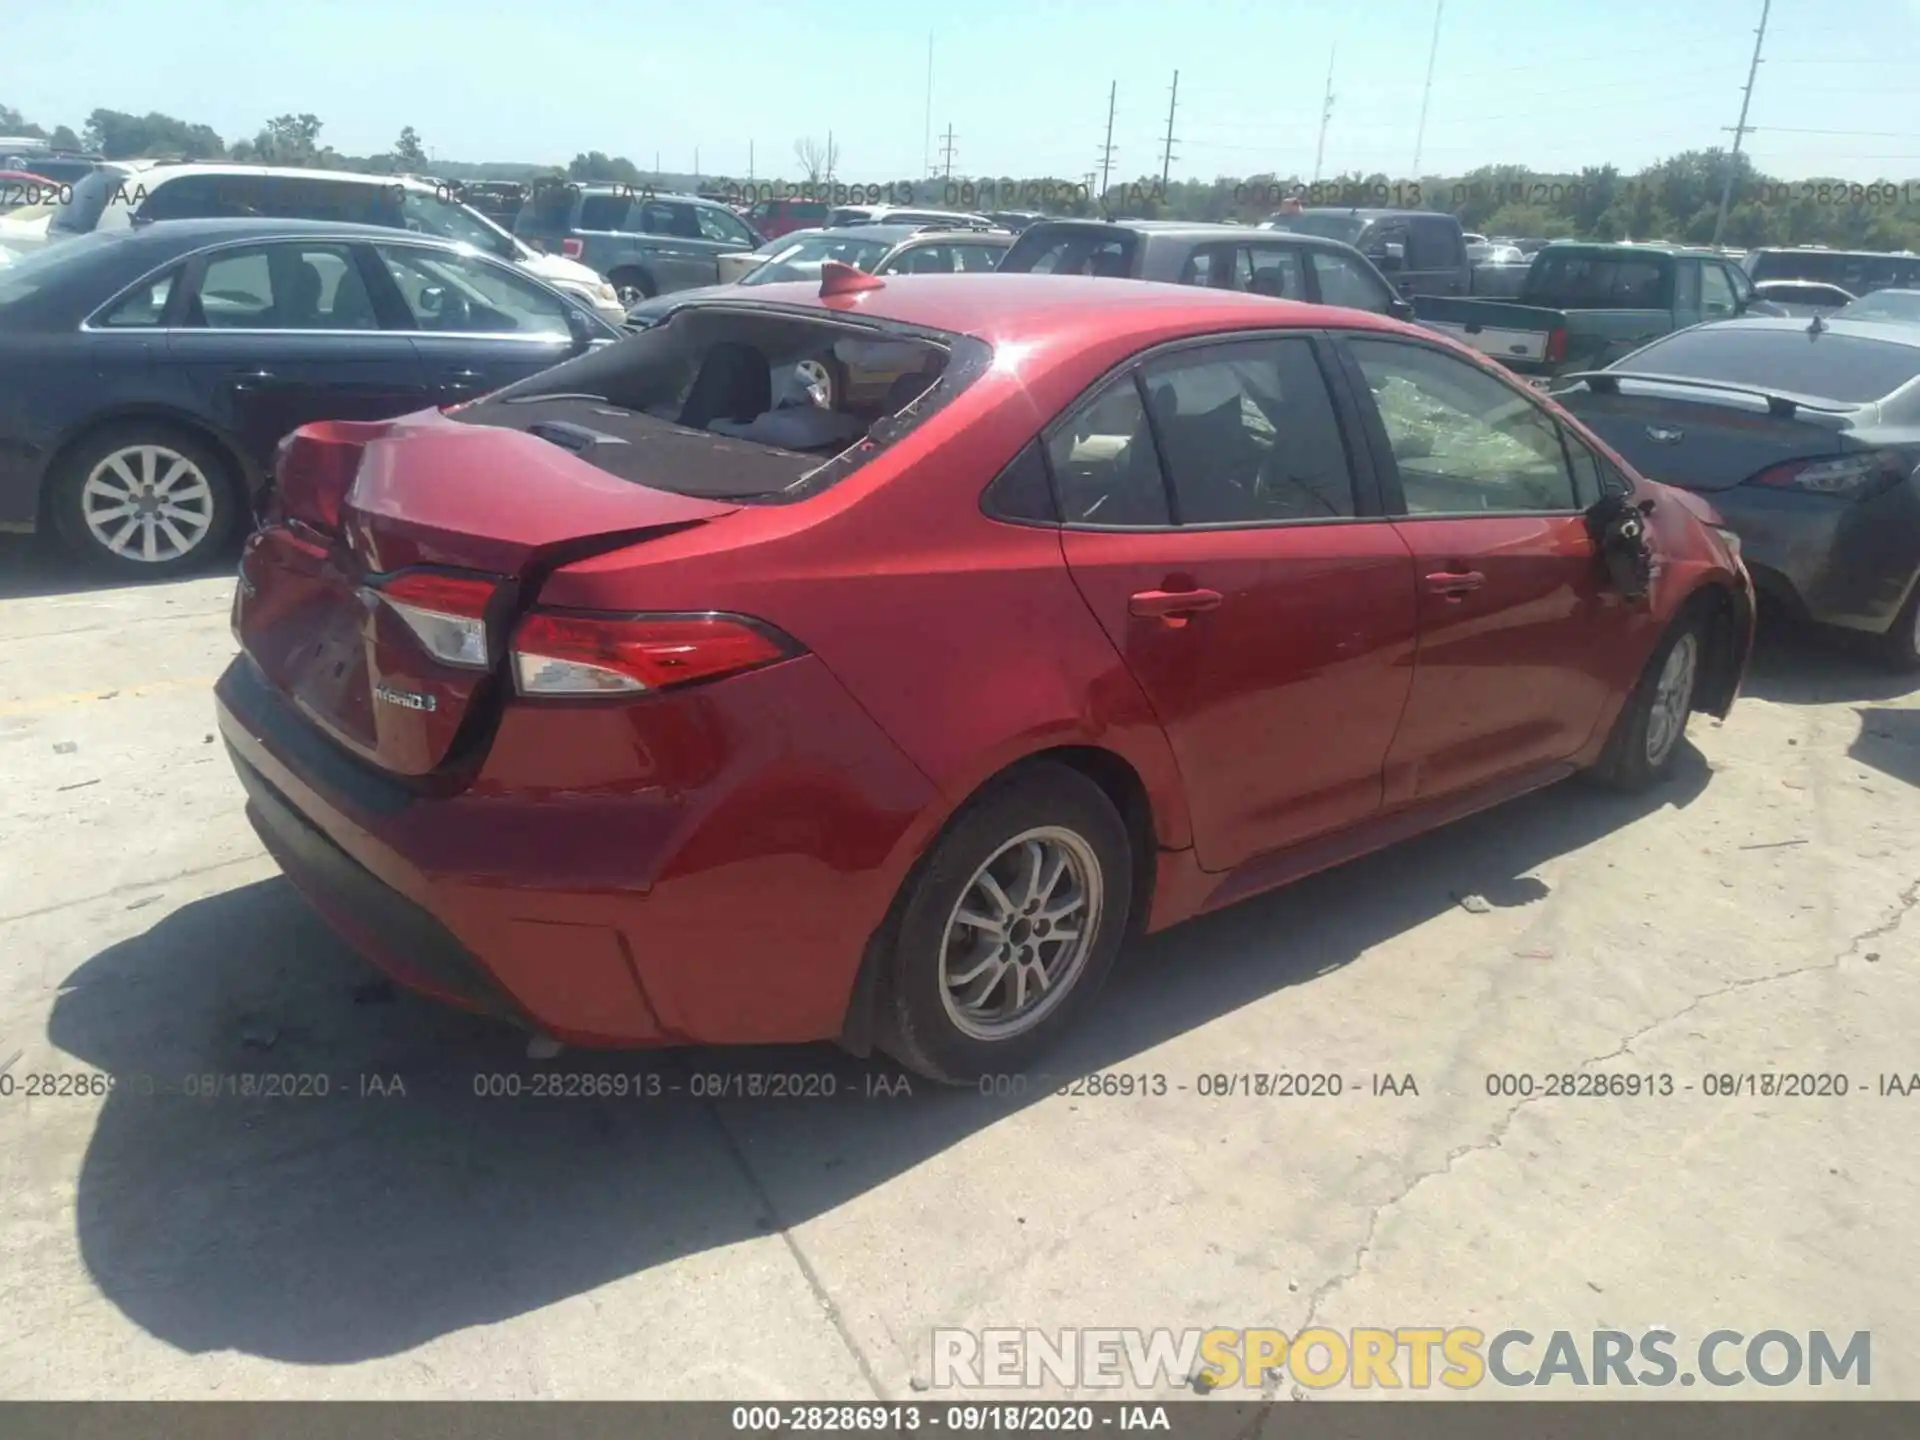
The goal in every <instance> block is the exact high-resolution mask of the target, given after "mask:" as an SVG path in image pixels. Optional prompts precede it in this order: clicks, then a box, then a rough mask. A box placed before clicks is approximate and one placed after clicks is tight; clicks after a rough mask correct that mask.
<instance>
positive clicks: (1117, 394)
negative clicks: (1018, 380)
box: [1047, 374, 1172, 526]
mask: <svg viewBox="0 0 1920 1440" xmlns="http://www.w3.org/2000/svg"><path fill="white" fill-rule="evenodd" d="M1047 463H1048V465H1049V467H1050V468H1051V469H1052V471H1053V480H1054V486H1055V488H1056V490H1057V491H1058V493H1059V497H1060V510H1061V518H1062V519H1063V520H1064V521H1065V522H1066V523H1067V524H1069V525H1101V526H1105V525H1146V526H1151V525H1170V524H1171V523H1172V515H1171V512H1170V511H1169V510H1168V508H1167V486H1166V480H1165V478H1164V477H1163V476H1162V474H1161V471H1160V456H1159V453H1158V452H1157V451H1156V450H1155V449H1154V444H1153V431H1152V429H1151V428H1150V427H1149V426H1148V424H1147V412H1146V407H1145V406H1144V405H1142V404H1141V403H1140V391H1139V388H1138V387H1137V386H1136V385H1135V383H1134V379H1133V376H1132V375H1131V374H1126V375H1122V376H1119V377H1117V378H1116V379H1113V380H1110V381H1109V382H1108V383H1107V384H1106V386H1105V387H1104V388H1103V389H1102V390H1100V391H1098V392H1097V393H1096V394H1095V395H1094V396H1093V398H1092V399H1091V400H1090V401H1089V402H1087V403H1086V404H1083V405H1081V406H1080V407H1079V408H1078V409H1076V410H1074V411H1073V412H1072V413H1071V414H1069V415H1068V417H1067V418H1066V420H1065V421H1064V422H1063V423H1062V424H1061V425H1060V426H1059V427H1058V428H1057V429H1055V430H1054V432H1053V433H1052V435H1050V436H1049V437H1048V439H1047Z"/></svg>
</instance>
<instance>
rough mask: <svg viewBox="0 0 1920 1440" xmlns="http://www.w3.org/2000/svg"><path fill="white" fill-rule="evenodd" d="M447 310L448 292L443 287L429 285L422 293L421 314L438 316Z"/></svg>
mask: <svg viewBox="0 0 1920 1440" xmlns="http://www.w3.org/2000/svg"><path fill="white" fill-rule="evenodd" d="M446 308H447V292H446V290H445V289H443V288H442V287H441V286H438V285H429V286H427V288H426V289H424V290H422V291H421V292H420V313H421V314H422V315H438V314H439V313H440V312H441V311H442V310H444V309H446Z"/></svg>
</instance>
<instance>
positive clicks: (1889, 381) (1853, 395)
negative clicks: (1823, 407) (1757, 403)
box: [1612, 321, 1920, 405]
mask: <svg viewBox="0 0 1920 1440" xmlns="http://www.w3.org/2000/svg"><path fill="white" fill-rule="evenodd" d="M1763 324H1764V322H1755V321H1734V322H1731V323H1728V324H1725V325H1703V326H1699V327H1698V328H1695V329H1692V330H1683V331H1681V332H1680V333H1679V334H1677V335H1672V336H1669V337H1668V338H1667V339H1665V340H1656V341H1655V342H1654V343H1653V344H1651V345H1649V346H1647V347H1646V348H1645V349H1644V350H1641V351H1639V352H1638V353H1637V354H1633V355H1629V356H1628V357H1627V358H1626V359H1625V360H1622V361H1620V362H1619V363H1617V364H1615V365H1614V366H1613V367H1612V369H1614V370H1615V371H1619V372H1623V373H1625V374H1630V375H1631V374H1642V375H1684V376H1686V377H1687V378H1689V379H1695V380H1720V381H1724V382H1726V383H1727V384H1729V385H1737V386H1742V387H1748V388H1752V389H1756V390H1761V391H1769V392H1776V393H1784V394H1788V395H1811V396H1816V397H1818V398H1820V399H1825V400H1834V401H1837V402H1839V403H1840V404H1843V405H1864V404H1867V403H1869V402H1871V401H1875V400H1879V399H1880V398H1881V397H1883V396H1886V395H1890V394H1892V393H1893V392H1894V391H1895V390H1898V389H1899V388H1900V387H1901V386H1902V385H1905V384H1906V383H1907V382H1908V381H1909V380H1912V379H1913V378H1914V377H1915V376H1916V375H1920V346H1916V345H1902V344H1899V343H1897V342H1895V341H1891V340H1874V339H1869V338H1867V337H1866V336H1863V335H1841V334H1836V333H1834V332H1833V331H1831V330H1820V331H1815V330H1807V329H1800V328H1798V327H1795V328H1792V329H1785V330H1779V329H1774V328H1772V327H1770V326H1768V327H1766V328H1762V326H1763Z"/></svg>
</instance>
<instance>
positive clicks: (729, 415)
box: [677, 340, 773, 430]
mask: <svg viewBox="0 0 1920 1440" xmlns="http://www.w3.org/2000/svg"><path fill="white" fill-rule="evenodd" d="M772 408H773V367H772V366H771V365H769V364H768V363H767V357H766V356H765V355H762V354H761V353H760V352H759V351H758V350H756V349H754V348H753V346H751V345H748V344H745V343H743V342H741V341H738V340H722V341H719V342H718V343H716V344H715V345H713V346H712V347H711V348H710V349H709V350H708V351H707V353H706V357H705V358H704V359H702V360H701V362H700V372H699V373H698V374H697V375H695V376H694V377H693V385H692V388H691V389H689V390H688V391H687V398H686V401H685V403H683V404H682V405H681V407H680V415H679V419H678V421H677V423H678V424H681V425H684V426H686V427H688V428H689V429H693V430H704V429H706V427H707V426H708V425H710V424H712V423H713V422H714V421H715V420H736V421H739V422H741V423H745V422H746V421H749V420H752V419H754V418H755V417H756V416H759V415H764V414H765V413H766V412H767V411H769V410H771V409H772Z"/></svg>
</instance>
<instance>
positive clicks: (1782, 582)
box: [1707, 480, 1920, 634]
mask: <svg viewBox="0 0 1920 1440" xmlns="http://www.w3.org/2000/svg"><path fill="white" fill-rule="evenodd" d="M1707 498H1708V499H1710V500H1711V501H1712V502H1713V505H1714V508H1715V509H1717V510H1718V511H1719V512H1720V514H1721V516H1722V517H1723V518H1724V519H1725V521H1726V524H1727V527H1728V528H1729V529H1730V530H1732V531H1733V532H1734V533H1735V534H1737V535H1738V536H1739V537H1740V547H1741V552H1742V555H1743V556H1744V558H1745V560H1746V563H1747V567H1748V569H1749V570H1750V571H1752V573H1753V578H1754V584H1755V586H1756V587H1757V588H1758V589H1759V590H1760V592H1761V593H1762V594H1763V595H1769V596H1771V597H1773V598H1774V599H1777V600H1781V601H1784V602H1786V603H1787V604H1788V605H1789V606H1790V607H1791V608H1792V609H1793V610H1795V611H1796V612H1798V613H1800V614H1803V615H1805V616H1806V617H1807V618H1809V619H1812V620H1815V621H1818V622H1819V623H1821V624H1824V625H1839V626H1845V627H1846V628H1848V629H1852V630H1865V631H1869V632H1872V633H1874V634H1883V633H1885V632H1886V630H1887V629H1888V628H1889V627H1890V626H1891V625H1892V624H1893V622H1894V619H1895V617H1896V616H1898V615H1899V613H1900V608H1901V606H1902V605H1904V604H1905V603H1906V599H1907V596H1908V595H1909V594H1911V593H1912V590H1913V587H1914V585H1915V583H1916V579H1917V578H1920V486H1916V484H1915V482H1914V481H1912V480H1908V481H1906V482H1905V483H1903V484H1901V485H1898V486H1896V487H1894V488H1893V489H1892V490H1889V491H1887V492H1886V493H1885V494H1882V495H1876V496H1874V497H1873V498H1872V499H1870V500H1865V501H1851V502H1850V501H1846V500H1837V499H1832V498H1830V497H1827V496H1824V495H1803V494H1798V493H1795V492H1793V491H1789V490H1772V489H1766V488H1763V487H1761V486H1748V485H1740V486H1735V487H1734V488H1733V489H1730V490H1719V491H1715V492H1714V493H1713V494H1711V495H1710V496H1708V497H1707Z"/></svg>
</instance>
